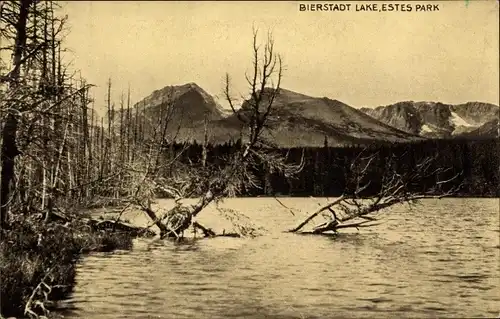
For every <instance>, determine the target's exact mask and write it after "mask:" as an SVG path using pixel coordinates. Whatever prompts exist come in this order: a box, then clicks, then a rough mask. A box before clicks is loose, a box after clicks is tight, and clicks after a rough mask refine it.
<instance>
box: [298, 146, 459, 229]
mask: <svg viewBox="0 0 500 319" xmlns="http://www.w3.org/2000/svg"><path fill="white" fill-rule="evenodd" d="M377 158H378V154H377V153H375V154H370V155H367V156H364V154H363V152H362V153H361V154H360V155H359V156H358V157H357V158H356V159H355V160H354V161H353V162H352V164H351V165H350V169H349V172H348V176H347V180H346V181H347V183H346V184H347V186H346V191H345V192H344V194H343V195H342V196H340V197H339V198H337V199H336V200H334V201H331V202H329V203H327V204H326V205H324V206H322V207H320V208H319V209H318V210H317V211H316V212H314V213H313V214H311V215H310V216H309V217H308V218H306V219H305V220H304V221H303V222H301V223H300V224H299V225H298V226H296V227H295V228H293V229H291V230H289V232H299V231H301V230H302V229H303V228H304V227H305V226H306V225H307V224H309V223H310V222H311V221H312V220H314V219H315V218H316V217H318V216H319V215H322V216H323V217H324V218H325V219H326V222H324V223H322V224H319V225H317V226H315V227H313V230H312V233H314V234H321V233H325V232H329V231H331V232H337V230H339V229H342V228H357V229H359V227H370V226H375V225H377V223H376V222H377V218H376V217H374V216H373V215H376V214H377V213H379V212H381V211H383V210H384V209H386V208H389V207H391V206H393V205H397V204H403V203H407V204H409V205H414V204H416V203H417V202H418V200H420V199H425V198H443V197H447V196H452V195H453V194H455V193H456V192H457V191H458V190H459V188H460V187H461V184H460V185H458V186H453V185H455V184H456V182H457V179H458V178H459V177H460V173H459V174H456V175H454V176H452V177H451V178H448V179H441V178H440V176H441V175H443V174H445V173H449V171H450V170H449V169H447V168H443V167H439V166H440V165H438V164H437V162H436V157H435V156H431V157H427V158H424V159H422V160H421V161H420V162H418V163H417V164H416V165H415V167H407V168H405V169H404V171H401V169H397V166H398V165H397V161H398V158H396V156H395V155H392V156H391V157H390V158H388V159H383V160H385V163H384V165H383V166H382V172H380V171H378V172H376V173H375V174H377V173H378V174H380V173H382V174H381V175H382V177H381V179H380V180H379V181H378V183H379V186H375V187H378V190H377V192H376V194H375V195H374V196H366V195H363V193H365V191H367V190H368V189H369V188H370V187H373V185H372V184H373V183H374V182H375V181H374V180H373V179H371V178H370V176H369V174H370V172H373V171H376V170H377V169H378V167H377V166H378V165H377V164H380V163H376V160H377ZM378 159H380V158H378ZM436 167H437V168H436ZM429 179H434V180H436V182H435V184H434V185H433V187H432V188H430V189H428V190H426V191H424V192H416V191H414V190H412V187H413V186H414V185H418V184H421V183H423V182H424V181H426V180H429ZM347 222H349V223H347Z"/></svg>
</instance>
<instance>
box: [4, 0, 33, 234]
mask: <svg viewBox="0 0 500 319" xmlns="http://www.w3.org/2000/svg"><path fill="white" fill-rule="evenodd" d="M30 5H31V0H21V3H20V11H19V16H18V20H17V23H16V41H15V48H14V63H13V65H14V70H13V72H12V74H11V81H12V82H11V83H12V85H11V90H12V91H13V92H14V94H15V93H16V92H15V91H16V90H17V88H18V85H17V84H18V82H19V76H20V70H21V64H22V58H23V55H24V53H25V49H26V48H25V46H26V22H27V18H28V9H29V6H30ZM16 110H17V108H16V107H12V108H11V109H10V110H9V113H8V115H7V119H6V122H5V125H4V127H3V132H2V155H1V162H2V176H1V182H0V184H1V188H2V189H1V190H0V227H1V228H2V229H3V228H5V227H6V226H7V214H8V212H9V196H10V188H11V182H12V180H13V178H14V174H15V172H14V163H15V159H16V156H17V155H19V150H18V148H17V142H16V135H17V125H18V119H17V117H16V116H17V114H16Z"/></svg>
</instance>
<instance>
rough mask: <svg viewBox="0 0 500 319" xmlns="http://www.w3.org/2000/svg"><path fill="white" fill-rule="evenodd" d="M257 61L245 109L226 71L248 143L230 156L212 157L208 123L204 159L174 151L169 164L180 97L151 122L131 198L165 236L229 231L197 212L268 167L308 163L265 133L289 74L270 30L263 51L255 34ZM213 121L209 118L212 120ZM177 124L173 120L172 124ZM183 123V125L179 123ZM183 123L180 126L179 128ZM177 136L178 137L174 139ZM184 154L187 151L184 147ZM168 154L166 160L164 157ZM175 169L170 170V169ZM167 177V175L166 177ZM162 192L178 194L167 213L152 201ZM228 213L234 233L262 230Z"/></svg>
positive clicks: (287, 168)
mask: <svg viewBox="0 0 500 319" xmlns="http://www.w3.org/2000/svg"><path fill="white" fill-rule="evenodd" d="M252 49H253V61H252V62H253V65H252V74H250V76H248V75H247V81H248V84H249V90H250V98H249V99H248V100H246V101H245V102H244V103H243V104H242V105H241V106H240V107H239V108H238V107H237V106H235V99H234V98H233V97H232V94H231V91H230V86H231V81H230V78H229V75H226V83H225V88H224V96H225V98H226V100H227V102H228V103H229V105H230V107H231V109H232V110H233V112H234V113H235V115H236V116H237V118H238V119H239V120H240V121H241V122H242V124H243V125H242V127H243V128H242V131H241V137H242V138H241V140H242V142H243V143H242V144H241V145H240V148H239V149H236V150H235V151H234V152H232V153H231V154H229V155H226V156H223V157H220V158H218V160H219V161H218V163H217V164H213V163H211V164H209V163H207V162H206V153H207V151H206V148H207V145H208V141H209V132H208V128H207V125H205V141H204V144H203V154H205V155H204V156H203V159H202V161H201V163H197V164H193V163H191V164H190V165H188V164H185V163H182V161H180V160H178V157H176V156H173V158H171V159H170V160H169V161H167V162H166V163H165V161H164V160H163V158H164V155H165V154H164V153H165V152H164V149H165V148H166V145H165V141H166V140H168V138H167V137H168V136H167V126H168V125H169V120H170V119H171V112H172V111H173V109H174V105H175V96H173V95H172V96H170V97H169V98H167V100H166V101H164V103H163V104H164V105H166V107H165V109H166V111H167V114H160V116H159V117H156V118H155V119H150V120H151V121H156V123H154V124H155V127H156V128H155V129H154V131H153V137H152V139H151V141H149V144H150V148H149V152H148V154H147V155H146V156H145V161H144V162H146V163H147V165H145V166H146V169H145V170H143V171H141V170H140V169H137V168H132V167H128V168H127V169H126V171H128V172H130V173H131V174H136V175H137V174H139V175H141V177H140V178H129V180H131V181H132V183H135V181H138V183H137V184H136V185H134V186H133V188H134V189H135V191H134V192H133V194H132V195H131V196H130V197H129V198H128V202H129V203H130V204H133V205H137V206H138V207H140V209H141V210H142V211H144V213H145V214H146V215H147V216H148V217H149V218H150V219H151V221H152V225H155V226H157V227H158V228H159V230H160V237H161V238H182V237H183V236H184V232H185V231H186V230H187V229H188V228H190V227H194V228H195V229H197V230H201V231H202V233H203V234H204V236H207V237H213V236H219V235H222V236H226V235H227V234H225V233H223V234H219V235H217V234H215V232H213V231H212V230H210V229H209V228H207V227H205V226H203V225H201V224H200V223H199V222H197V221H196V220H195V219H196V216H197V215H198V214H199V213H200V212H202V211H203V209H204V208H206V207H207V206H208V205H209V204H211V203H212V202H218V201H221V200H222V199H223V198H225V197H230V196H234V195H236V194H239V193H241V192H242V191H244V190H245V187H246V186H247V185H252V186H256V180H257V177H256V176H255V172H256V171H258V170H259V169H260V168H261V167H262V166H265V167H266V168H267V169H268V170H269V171H270V172H279V173H282V174H284V175H286V176H289V175H292V174H295V173H297V172H299V171H300V170H301V169H302V167H303V161H301V163H300V164H298V165H295V164H288V163H287V159H286V157H284V156H282V155H280V154H279V153H278V152H275V151H274V149H275V147H274V146H273V145H270V144H269V143H268V142H265V141H264V140H263V139H262V138H261V134H262V132H263V131H264V130H265V129H266V122H267V119H268V117H269V115H270V113H271V111H272V110H273V105H274V100H275V98H276V97H277V96H278V94H279V93H280V84H281V78H282V74H283V66H282V60H281V57H280V56H279V55H277V54H276V53H275V52H274V41H273V39H272V37H271V35H270V34H269V35H268V38H267V42H266V43H265V44H264V47H263V50H261V49H260V46H259V45H258V43H257V31H255V30H254V34H253V48H252ZM205 123H207V120H206V122H205ZM170 124H171V123H170ZM179 128H180V127H179ZM179 128H178V130H177V131H179ZM170 140H175V136H174V137H173V138H172V139H170ZM181 153H182V151H181ZM160 159H162V160H160ZM167 171H168V172H169V173H168V174H166V173H165V172H167ZM160 176H161V177H160ZM159 192H161V193H162V194H167V195H168V196H169V197H171V198H173V199H174V200H175V202H176V204H175V206H174V207H173V208H172V209H170V210H169V211H168V212H166V213H165V214H159V213H158V212H157V211H155V210H154V209H153V208H152V206H151V203H152V201H153V199H154V198H155V197H156V194H157V193H159ZM192 195H197V196H199V197H200V199H199V200H198V202H197V203H196V204H194V205H184V204H183V203H182V202H181V199H185V198H189V197H192ZM229 215H231V216H232V217H234V216H235V212H232V213H228V211H226V212H225V216H226V217H228V216H229ZM232 217H231V218H228V219H229V220H231V221H232V222H233V223H235V228H236V231H235V233H232V235H238V236H254V235H255V234H256V233H257V229H256V228H255V227H252V226H248V224H247V225H246V226H242V225H240V224H239V222H240V221H241V220H242V219H241V218H232Z"/></svg>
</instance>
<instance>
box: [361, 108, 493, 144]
mask: <svg viewBox="0 0 500 319" xmlns="http://www.w3.org/2000/svg"><path fill="white" fill-rule="evenodd" d="M360 110H361V111H363V112H364V113H366V114H368V115H370V116H372V117H373V118H375V119H377V120H380V121H381V122H384V123H386V124H388V125H391V126H393V127H395V128H398V129H400V130H403V131H405V132H408V133H411V134H419V135H421V136H425V137H436V138H443V137H454V136H462V135H463V134H466V136H469V137H472V136H474V134H480V135H481V136H483V135H484V134H490V133H491V130H488V129H487V128H485V129H479V128H480V127H482V126H483V125H486V124H487V123H490V122H491V121H494V120H497V121H498V118H499V107H498V106H497V105H493V104H488V103H480V102H469V103H465V104H458V105H450V104H443V103H439V102H437V103H436V102H413V101H407V102H399V103H396V104H391V105H386V106H379V107H376V108H362V109H360ZM488 125H490V126H491V123H490V124H488ZM472 132H476V133H472ZM494 136H496V135H494Z"/></svg>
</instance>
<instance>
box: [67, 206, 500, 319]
mask: <svg viewBox="0 0 500 319" xmlns="http://www.w3.org/2000/svg"><path fill="white" fill-rule="evenodd" d="M280 200H281V201H282V202H283V203H284V204H285V205H286V206H288V207H291V208H294V210H295V211H294V212H293V213H294V215H292V213H291V212H290V211H288V210H287V209H286V208H284V207H283V206H282V205H280V204H279V203H277V202H276V201H275V200H274V199H273V198H250V199H249V198H239V199H238V198H235V199H227V200H225V201H224V202H223V203H221V204H220V206H221V207H225V208H232V209H234V210H236V211H238V212H241V213H243V214H245V215H246V216H248V218H249V219H250V220H251V221H252V222H253V223H254V224H255V225H257V226H261V227H262V228H263V229H264V230H263V235H262V236H259V237H257V238H253V239H251V238H229V237H219V238H214V239H202V240H196V241H192V240H191V241H187V242H185V243H173V242H169V241H159V240H155V239H138V240H135V242H134V248H133V249H132V250H131V251H118V252H114V253H96V254H92V255H90V256H87V257H85V258H83V259H82V260H81V261H80V262H79V265H78V270H77V278H76V280H77V285H76V287H75V290H74V293H73V294H72V296H71V297H70V298H69V299H68V300H65V301H64V302H63V303H62V306H63V307H64V308H66V309H67V310H66V311H65V314H66V317H67V318H94V319H99V318H186V319H187V318H221V319H222V318H274V319H278V318H283V319H284V318H437V317H439V318H443V317H460V318H465V317H468V318H470V317H483V318H484V317H490V318H491V317H497V316H498V315H499V314H500V285H499V281H500V276H499V255H500V246H499V235H500V234H499V200H498V199H449V198H447V199H441V200H434V199H432V200H424V201H422V202H421V205H419V206H417V207H414V208H412V209H409V208H408V206H403V205H401V206H397V207H392V208H390V209H387V210H385V211H383V212H381V213H379V217H380V220H381V221H382V223H381V224H380V225H378V226H375V227H372V228H362V229H360V230H359V231H357V230H349V231H344V232H342V233H341V234H339V235H338V236H336V237H335V236H317V235H298V234H290V233H285V232H283V231H284V230H287V229H290V228H291V227H293V226H295V225H297V223H298V222H300V221H302V219H303V218H304V217H305V216H307V215H308V214H309V213H310V212H313V211H314V210H315V209H317V207H318V204H324V203H326V200H327V199H325V198H316V199H312V198H280ZM171 205H172V203H171V201H168V200H161V201H160V202H159V206H160V207H161V208H163V209H166V208H168V207H170V206H171ZM126 215H127V216H125V218H126V219H128V220H130V221H131V222H134V223H137V224H141V225H145V224H147V223H148V219H147V217H145V216H144V214H143V213H141V212H130V213H128V214H126ZM198 220H199V221H200V222H201V223H202V224H204V225H205V226H209V227H211V228H213V229H214V230H216V231H222V229H225V230H226V231H230V230H231V224H230V223H229V222H227V221H225V220H224V219H223V218H222V217H221V216H220V214H219V212H218V211H217V209H216V208H215V206H214V205H211V206H209V207H208V208H207V209H205V210H204V211H203V212H202V213H201V214H200V215H199V218H198ZM317 222H318V223H320V222H321V218H317Z"/></svg>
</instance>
